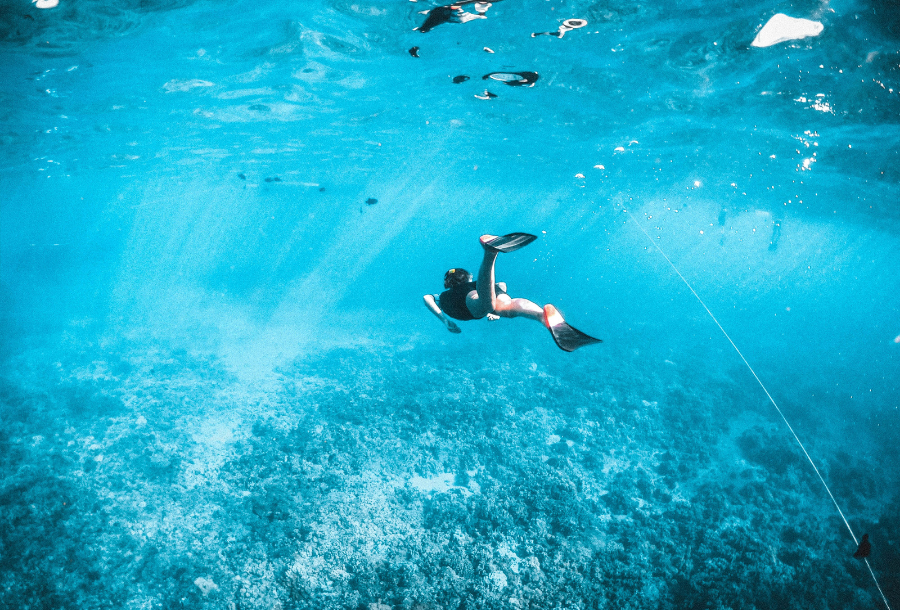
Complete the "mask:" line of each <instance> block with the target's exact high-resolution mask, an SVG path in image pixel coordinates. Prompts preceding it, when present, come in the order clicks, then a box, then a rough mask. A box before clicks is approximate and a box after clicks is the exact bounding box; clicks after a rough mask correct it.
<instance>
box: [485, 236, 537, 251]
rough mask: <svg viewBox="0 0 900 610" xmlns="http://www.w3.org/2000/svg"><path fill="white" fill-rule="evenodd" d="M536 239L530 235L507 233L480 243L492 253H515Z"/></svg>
mask: <svg viewBox="0 0 900 610" xmlns="http://www.w3.org/2000/svg"><path fill="white" fill-rule="evenodd" d="M536 239H537V235H532V234H530V233H509V234H508V235H501V236H499V237H495V238H494V239H491V240H488V241H485V242H481V243H483V244H484V247H485V248H487V249H488V250H490V251H492V252H515V251H516V250H518V249H519V248H524V247H525V246H527V245H528V244H530V243H531V242H533V241H534V240H536Z"/></svg>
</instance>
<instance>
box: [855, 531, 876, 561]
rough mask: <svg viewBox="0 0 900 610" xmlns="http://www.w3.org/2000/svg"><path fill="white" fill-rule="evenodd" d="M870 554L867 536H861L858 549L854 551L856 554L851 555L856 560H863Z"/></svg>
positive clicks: (870, 549)
mask: <svg viewBox="0 0 900 610" xmlns="http://www.w3.org/2000/svg"><path fill="white" fill-rule="evenodd" d="M871 554H872V543H871V542H869V535H868V534H863V537H862V541H861V542H860V543H859V547H858V548H857V549H856V552H855V553H853V557H855V558H856V559H865V558H866V557H868V556H869V555H871Z"/></svg>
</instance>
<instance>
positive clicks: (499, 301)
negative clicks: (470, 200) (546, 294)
mask: <svg viewBox="0 0 900 610" xmlns="http://www.w3.org/2000/svg"><path fill="white" fill-rule="evenodd" d="M493 238H494V236H493V235H482V236H481V245H482V247H483V248H484V242H486V241H489V240H491V239H493ZM497 254H498V252H494V251H492V250H488V249H487V248H484V257H483V258H482V259H481V267H479V268H478V278H477V279H476V280H475V292H470V293H469V295H468V297H466V306H467V307H468V308H469V311H470V312H471V313H472V315H473V316H475V317H476V318H483V317H484V316H486V315H487V314H489V313H493V314H497V315H498V316H501V317H503V318H518V317H523V318H528V319H530V320H534V321H535V322H540V323H541V324H544V310H543V308H542V307H541V306H540V305H538V304H536V303H533V302H531V301H529V300H528V299H513V298H510V297H509V295H506V294H501V295H500V296H497V291H496V287H495V279H494V275H495V274H494V264H495V263H496V261H497Z"/></svg>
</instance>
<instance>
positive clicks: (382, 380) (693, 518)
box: [0, 339, 900, 610]
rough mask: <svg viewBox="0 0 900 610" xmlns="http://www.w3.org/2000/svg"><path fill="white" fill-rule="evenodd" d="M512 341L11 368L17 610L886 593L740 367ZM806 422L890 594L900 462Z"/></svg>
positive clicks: (8, 428) (830, 598)
mask: <svg viewBox="0 0 900 610" xmlns="http://www.w3.org/2000/svg"><path fill="white" fill-rule="evenodd" d="M498 351H499V352H500V353H492V354H490V355H478V354H476V353H462V354H456V355H453V354H448V353H446V352H445V351H438V350H436V349H434V348H424V349H414V350H407V351H402V352H400V353H399V354H397V355H393V356H391V355H388V354H389V353H393V350H392V349H390V350H389V349H376V348H374V347H371V346H370V347H367V348H360V349H332V350H326V351H323V352H320V353H317V354H316V355H314V356H309V357H306V358H301V359H297V360H295V361H294V362H292V363H291V364H289V365H286V366H283V367H281V368H280V369H279V370H278V371H277V372H276V373H274V374H272V375H269V376H266V377H265V378H260V379H257V380H256V381H253V382H248V381H247V380H245V379H241V378H239V377H237V376H235V375H234V374H232V373H231V372H229V371H228V369H227V368H226V367H225V366H224V364H223V363H222V362H220V361H218V360H216V359H213V358H210V357H205V356H202V355H200V354H192V353H188V352H185V351H178V350H170V349H166V348H164V347H162V346H148V345H146V344H143V343H134V344H130V343H128V342H125V341H120V342H115V344H103V343H91V344H82V343H79V342H78V341H76V340H75V339H71V340H70V341H69V342H68V343H67V344H66V345H65V346H62V347H60V346H59V345H57V346H54V347H53V349H52V350H50V349H47V348H39V347H32V348H29V349H27V350H22V351H20V352H19V353H16V354H14V355H9V356H8V357H7V358H6V362H5V365H4V367H3V373H2V385H0V392H2V393H0V400H2V408H0V418H2V422H0V481H2V484H0V588H2V591H3V597H4V599H5V601H4V605H7V606H8V607H16V608H21V609H28V608H73V609H74V608H78V609H82V610H83V609H89V608H109V607H118V608H177V607H190V608H229V609H238V608H240V609H257V608H259V609H262V608H282V609H288V608H353V609H356V608H364V609H367V610H387V609H388V608H395V609H400V608H404V609H412V608H417V609H425V608H431V609H437V608H454V609H455V608H466V609H472V608H535V609H537V608H592V609H599V608H616V609H623V608H635V609H637V608H735V609H737V608H742V609H743V608H746V609H750V608H788V607H789V608H823V607H831V608H851V607H852V608H877V607H879V605H881V604H882V601H881V598H880V596H879V595H878V592H877V590H875V589H874V587H873V585H872V582H871V578H870V576H869V575H868V573H867V572H866V570H865V566H864V565H862V564H860V563H858V562H856V561H855V560H853V559H852V557H851V555H852V552H853V550H854V548H855V547H854V545H853V543H852V540H850V537H849V535H848V533H847V531H846V529H845V528H844V526H843V523H842V522H841V521H840V517H839V516H838V515H837V514H836V511H834V508H833V506H832V505H831V504H830V502H829V501H828V499H827V496H826V495H825V492H824V490H823V489H822V488H821V484H820V483H819V482H818V480H817V479H815V475H814V473H813V472H812V470H811V468H809V467H808V463H806V462H805V459H804V458H803V456H802V454H801V453H800V452H799V450H798V449H797V448H796V446H795V445H794V444H793V440H792V438H791V437H790V436H789V433H788V432H787V431H786V429H785V428H784V427H783V425H782V426H779V425H778V424H779V422H778V421H776V420H775V419H774V418H773V413H771V412H770V411H769V409H770V408H771V406H770V405H768V403H767V402H765V399H764V397H762V399H761V398H760V396H759V395H758V390H757V389H754V387H753V386H752V385H751V384H750V383H749V382H748V381H747V380H746V378H745V377H744V376H743V373H742V371H740V370H739V369H735V370H734V371H732V375H731V376H727V375H724V374H723V373H721V372H719V371H715V372H710V371H707V370H705V369H703V368H702V367H695V366H692V365H691V363H689V362H677V361H673V360H665V361H656V360H654V359H651V358H647V357H645V356H642V355H641V354H639V353H637V352H634V353H631V354H630V355H629V356H628V359H627V361H625V362H622V361H618V362H613V356H612V355H607V354H606V353H601V352H596V353H595V354H594V355H593V357H592V358H590V359H587V358H581V359H578V358H569V359H559V358H556V359H546V358H544V357H543V355H542V354H533V353H531V352H529V351H527V350H525V351H522V350H520V349H518V350H517V349H514V348H503V347H500V348H498ZM597 354H600V355H597ZM615 357H616V358H621V357H622V355H621V354H618V355H616V356H615ZM613 364H615V365H616V366H613ZM598 371H600V372H599V373H598ZM698 371H699V372H698ZM799 417H800V419H799V420H798V423H799V425H798V427H799V428H801V429H802V430H810V429H812V431H813V432H809V433H808V434H809V435H811V434H813V433H814V434H815V437H814V438H807V439H806V440H807V442H808V446H809V447H810V449H811V453H813V455H815V456H817V458H818V459H819V466H820V468H821V469H822V471H823V474H824V476H825V477H826V479H827V480H829V481H830V483H831V484H832V485H833V489H834V491H835V494H836V495H837V497H838V499H839V501H841V502H843V504H844V510H845V512H847V513H848V517H849V518H850V519H851V522H852V524H853V525H854V528H855V529H856V531H857V535H859V534H860V533H861V532H862V531H866V532H868V533H869V534H870V536H871V538H872V539H873V541H874V543H875V544H874V551H873V555H872V557H871V561H872V564H873V566H874V568H875V569H876V572H877V573H878V574H879V577H880V579H881V582H882V586H883V587H884V588H885V591H886V593H888V595H889V596H896V595H897V593H898V591H900V577H898V576H897V575H898V574H900V570H898V569H897V566H900V540H898V539H897V538H896V536H897V532H898V531H900V509H898V507H900V496H898V495H897V492H896V489H897V487H896V480H895V479H896V476H897V473H896V469H895V468H893V467H892V466H891V463H894V464H896V463H897V462H896V458H897V455H896V448H890V447H889V442H888V439H887V438H883V439H878V438H877V437H870V442H871V446H870V447H869V449H870V450H869V451H868V452H866V453H858V452H853V451H844V450H843V449H842V444H843V443H847V442H848V441H849V439H848V438H847V436H846V433H845V431H843V430H842V429H840V426H839V424H838V423H837V422H835V423H834V425H832V426H830V427H826V426H821V427H818V428H817V427H816V426H815V425H813V424H812V423H811V422H812V421H813V420H814V419H815V416H814V415H812V414H807V415H806V416H805V417H804V416H803V415H802V414H801V415H800V416H799ZM891 452H893V453H891ZM891 460H893V462H892V461H891ZM892 477H893V479H892ZM888 481H893V484H888V483H887V482H888Z"/></svg>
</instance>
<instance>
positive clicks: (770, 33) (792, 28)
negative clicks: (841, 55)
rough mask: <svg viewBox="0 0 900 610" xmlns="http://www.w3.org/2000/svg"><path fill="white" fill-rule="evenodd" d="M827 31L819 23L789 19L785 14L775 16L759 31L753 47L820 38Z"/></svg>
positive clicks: (794, 18)
mask: <svg viewBox="0 0 900 610" xmlns="http://www.w3.org/2000/svg"><path fill="white" fill-rule="evenodd" d="M823 29H825V26H823V25H822V24H821V23H819V22H818V21H811V20H809V19H798V18H796V17H788V16H787V15H785V14H784V13H778V14H776V15H774V16H773V17H772V18H771V19H769V21H767V22H766V25H764V26H763V28H762V29H761V30H760V31H759V34H757V35H756V38H754V39H753V42H751V43H750V46H752V47H771V46H772V45H776V44H778V43H779V42H787V41H788V40H800V39H803V38H807V37H809V36H818V35H819V34H821V33H822V30H823Z"/></svg>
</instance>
